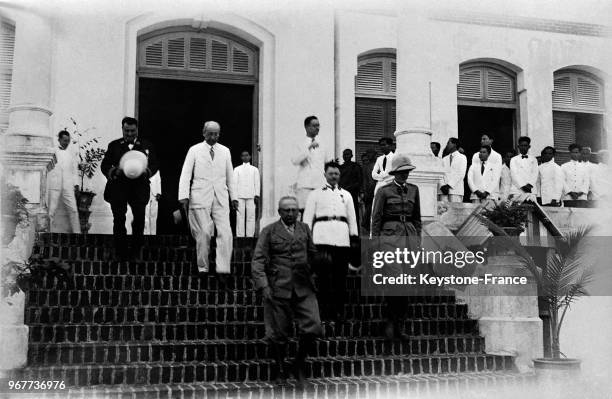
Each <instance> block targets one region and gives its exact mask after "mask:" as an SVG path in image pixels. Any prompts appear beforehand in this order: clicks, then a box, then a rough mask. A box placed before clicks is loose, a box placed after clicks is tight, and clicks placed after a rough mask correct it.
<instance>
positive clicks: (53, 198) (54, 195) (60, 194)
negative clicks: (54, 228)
mask: <svg viewBox="0 0 612 399" xmlns="http://www.w3.org/2000/svg"><path fill="white" fill-rule="evenodd" d="M60 202H61V203H62V204H64V207H65V208H66V211H67V212H68V218H69V219H70V228H71V229H72V231H71V232H72V233H80V232H81V224H80V222H79V211H78V209H77V204H76V197H75V196H74V189H72V190H71V189H60V190H55V189H51V190H49V218H50V219H51V223H53V220H54V218H55V212H56V211H57V207H58V205H59V203H60Z"/></svg>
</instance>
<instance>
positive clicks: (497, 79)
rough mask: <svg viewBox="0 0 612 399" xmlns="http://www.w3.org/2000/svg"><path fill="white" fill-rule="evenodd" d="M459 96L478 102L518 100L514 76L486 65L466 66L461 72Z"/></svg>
mask: <svg viewBox="0 0 612 399" xmlns="http://www.w3.org/2000/svg"><path fill="white" fill-rule="evenodd" d="M457 98H459V99H463V100H467V101H472V102H473V101H478V102H505V103H511V104H514V103H515V102H516V84H515V78H514V76H512V75H510V74H508V73H506V72H503V71H501V70H499V69H497V68H493V67H489V66H486V65H484V66H483V65H479V66H465V67H462V68H461V71H460V72H459V84H458V85H457Z"/></svg>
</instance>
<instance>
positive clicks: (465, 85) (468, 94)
mask: <svg viewBox="0 0 612 399" xmlns="http://www.w3.org/2000/svg"><path fill="white" fill-rule="evenodd" d="M483 86H484V84H483V76H482V70H481V69H470V70H465V71H461V73H460V74H459V85H457V96H458V97H459V98H466V99H470V100H482V99H483V98H484V95H483V92H482V87H483Z"/></svg>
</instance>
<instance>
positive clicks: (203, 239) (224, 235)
mask: <svg viewBox="0 0 612 399" xmlns="http://www.w3.org/2000/svg"><path fill="white" fill-rule="evenodd" d="M220 132H221V126H220V125H219V124H218V123H217V122H214V121H208V122H206V123H204V128H203V134H204V141H203V142H202V143H199V144H196V145H194V146H192V147H191V148H190V149H189V151H188V152H187V156H186V157H185V162H184V163H183V169H182V171H181V177H180V179H179V193H178V198H179V201H180V202H181V204H182V205H183V208H184V209H185V213H187V214H188V219H189V227H190V229H191V235H192V236H193V238H194V239H195V240H196V252H197V263H198V270H199V271H200V272H201V273H207V272H208V266H209V265H208V253H209V250H210V237H211V235H212V233H213V231H214V228H215V227H216V229H217V240H216V242H217V253H216V255H217V257H216V259H215V265H216V272H217V274H218V276H219V278H220V279H221V280H222V281H223V280H225V276H227V275H228V274H229V273H230V272H231V270H230V261H231V257H232V247H233V237H232V228H231V226H230V219H229V215H230V209H229V206H230V199H231V200H232V203H231V206H232V207H233V208H234V209H238V201H237V199H236V195H235V193H234V184H233V176H234V168H233V166H232V156H231V154H230V150H229V148H227V147H226V146H224V145H221V144H219V143H218V142H217V141H218V140H219V133H220Z"/></svg>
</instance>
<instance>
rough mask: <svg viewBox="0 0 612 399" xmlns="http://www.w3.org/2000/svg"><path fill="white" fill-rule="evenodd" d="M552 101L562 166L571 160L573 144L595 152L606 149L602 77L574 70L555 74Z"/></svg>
mask: <svg viewBox="0 0 612 399" xmlns="http://www.w3.org/2000/svg"><path fill="white" fill-rule="evenodd" d="M552 102H553V138H554V145H555V148H556V149H557V156H556V157H555V160H556V161H557V162H558V163H563V162H567V161H568V160H569V153H568V152H567V149H568V146H569V145H570V144H572V143H578V144H580V145H583V146H589V147H591V149H592V150H593V151H598V150H600V149H602V148H604V147H605V144H606V143H605V137H604V134H603V114H604V113H605V105H604V85H603V82H602V81H601V80H600V79H599V78H597V77H596V76H594V75H592V74H590V73H587V72H584V71H578V70H571V69H568V70H561V71H557V72H555V75H554V89H553V93H552Z"/></svg>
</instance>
